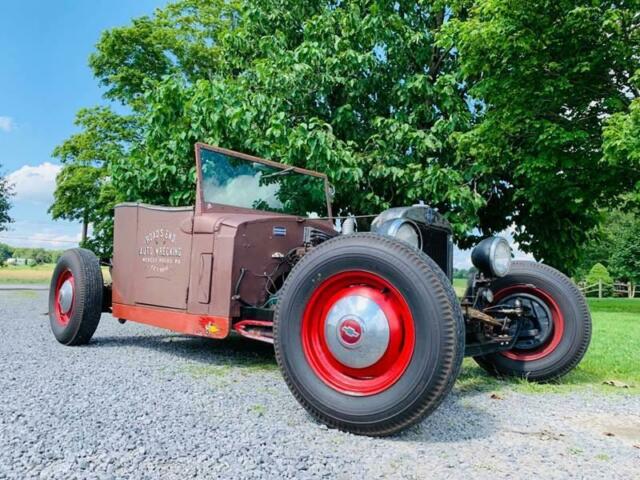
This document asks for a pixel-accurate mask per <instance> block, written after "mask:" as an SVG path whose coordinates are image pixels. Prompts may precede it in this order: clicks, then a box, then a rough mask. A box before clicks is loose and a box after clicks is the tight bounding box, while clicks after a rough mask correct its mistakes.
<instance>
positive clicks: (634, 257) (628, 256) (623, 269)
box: [610, 218, 640, 284]
mask: <svg viewBox="0 0 640 480" xmlns="http://www.w3.org/2000/svg"><path fill="white" fill-rule="evenodd" d="M610 268H611V270H612V271H613V273H614V274H615V275H616V277H617V278H620V279H621V280H625V281H631V282H633V283H635V284H639V283H640V220H638V219H637V218H634V221H632V222H630V224H629V225H628V228H626V229H625V230H624V231H622V232H621V234H620V237H618V238H617V241H616V242H615V248H614V250H613V253H612V255H611V263H610Z"/></svg>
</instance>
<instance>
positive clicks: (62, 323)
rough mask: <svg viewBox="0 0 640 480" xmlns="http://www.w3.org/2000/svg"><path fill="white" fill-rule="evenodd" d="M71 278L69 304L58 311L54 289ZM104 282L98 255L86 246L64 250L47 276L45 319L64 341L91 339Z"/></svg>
mask: <svg viewBox="0 0 640 480" xmlns="http://www.w3.org/2000/svg"><path fill="white" fill-rule="evenodd" d="M69 278H71V280H72V282H73V290H72V291H73V294H72V296H71V298H72V302H71V307H70V309H69V310H68V311H67V312H62V307H61V306H60V305H61V304H60V302H59V301H58V290H59V289H60V288H61V287H62V284H64V282H65V280H68V279H69ZM103 287H104V284H103V279H102V270H101V269H100V262H99V260H98V258H97V257H96V256H95V255H94V254H93V252H91V251H89V250H85V249H83V248H73V249H71V250H67V251H66V252H64V254H63V255H62V257H60V260H58V263H57V264H56V268H55V269H54V271H53V276H52V277H51V285H50V288H49V323H50V324H51V331H52V332H53V335H54V336H55V337H56V340H58V341H59V342H60V343H62V344H64V345H84V344H86V343H88V342H89V340H91V337H92V336H93V334H94V332H95V331H96V328H97V327H98V322H99V321H100V315H101V314H102V293H103V292H102V290H103Z"/></svg>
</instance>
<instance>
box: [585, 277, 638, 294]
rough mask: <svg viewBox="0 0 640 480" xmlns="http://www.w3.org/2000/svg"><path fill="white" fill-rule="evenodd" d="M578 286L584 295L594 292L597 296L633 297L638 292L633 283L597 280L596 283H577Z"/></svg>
mask: <svg viewBox="0 0 640 480" xmlns="http://www.w3.org/2000/svg"><path fill="white" fill-rule="evenodd" d="M578 288H580V291H581V292H582V293H583V294H584V295H590V294H593V293H596V294H597V296H598V298H603V297H627V298H635V297H636V294H638V293H640V292H638V291H637V290H638V289H637V288H636V285H635V284H634V283H631V282H629V283H624V282H613V283H609V284H607V283H604V282H603V281H602V280H599V281H598V282H597V283H592V284H587V282H580V283H578Z"/></svg>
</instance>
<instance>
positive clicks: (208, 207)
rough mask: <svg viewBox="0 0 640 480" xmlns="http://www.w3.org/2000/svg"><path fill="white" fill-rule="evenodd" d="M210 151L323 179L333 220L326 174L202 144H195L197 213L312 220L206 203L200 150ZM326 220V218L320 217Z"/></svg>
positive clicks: (329, 211) (328, 214)
mask: <svg viewBox="0 0 640 480" xmlns="http://www.w3.org/2000/svg"><path fill="white" fill-rule="evenodd" d="M201 149H205V150H210V151H213V152H217V153H221V154H223V155H228V156H230V157H234V158H238V159H240V160H245V161H247V162H258V163H262V164H264V165H268V166H270V167H273V168H277V169H279V170H287V171H291V172H295V173H299V174H302V175H309V176H312V177H317V178H321V179H322V180H323V184H324V196H325V200H326V206H327V217H328V218H332V217H333V213H332V211H331V194H330V188H329V180H328V178H327V176H326V175H325V174H324V173H320V172H315V171H313V170H307V169H305V168H300V167H295V166H293V165H286V164H284V163H279V162H274V161H273V160H267V159H265V158H260V157H254V156H253V155H248V154H246V153H241V152H236V151H234V150H229V149H226V148H222V147H217V146H214V145H209V144H206V143H202V142H197V143H196V144H195V154H196V173H197V185H196V212H197V213H203V212H205V211H208V212H212V211H218V212H219V211H229V212H247V213H256V212H257V213H260V214H269V215H285V216H289V217H299V218H310V217H300V216H299V215H292V214H290V213H279V212H271V211H268V210H255V209H252V208H247V207H238V206H235V205H228V204H224V203H213V202H205V200H204V189H203V188H202V185H203V183H202V182H203V180H202V159H201V158H200V150H201ZM319 218H325V217H319Z"/></svg>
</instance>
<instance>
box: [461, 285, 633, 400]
mask: <svg viewBox="0 0 640 480" xmlns="http://www.w3.org/2000/svg"><path fill="white" fill-rule="evenodd" d="M589 307H590V309H591V316H592V319H593V333H592V337H591V345H590V346H589V350H588V351H587V354H586V355H585V357H584V359H583V360H582V362H581V363H580V364H579V365H578V367H577V368H576V369H575V370H574V371H572V372H571V373H569V374H568V375H566V376H565V377H563V378H562V379H560V380H558V381H557V382H554V383H550V384H538V383H534V382H528V381H525V380H499V379H495V378H493V377H490V376H488V375H487V374H486V373H485V372H484V370H482V369H481V368H480V367H478V366H477V365H476V364H475V362H474V361H473V360H472V359H470V358H467V359H465V361H464V364H463V367H462V368H463V370H462V373H461V375H460V377H459V380H458V382H457V384H456V385H457V388H458V389H460V390H461V391H471V390H481V391H491V390H498V389H500V388H503V387H506V386H511V387H514V388H515V389H516V390H518V391H523V392H528V393H547V392H556V393H568V392H571V391H575V390H576V388H594V389H597V390H599V391H606V392H623V393H632V394H640V369H639V368H638V365H640V299H622V298H616V299H602V300H598V299H589ZM609 380H616V381H618V382H622V383H624V384H627V385H629V386H630V388H628V389H627V388H616V387H612V386H608V385H604V384H603V382H606V381H609Z"/></svg>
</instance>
